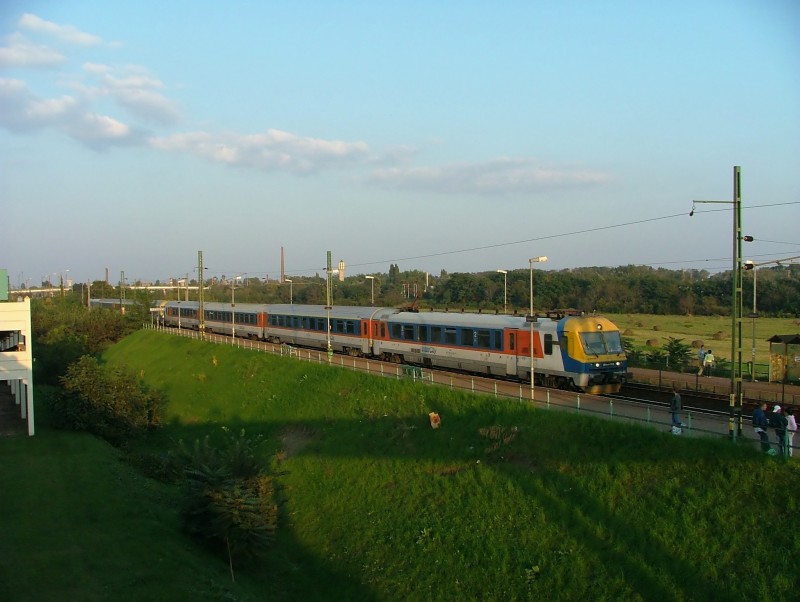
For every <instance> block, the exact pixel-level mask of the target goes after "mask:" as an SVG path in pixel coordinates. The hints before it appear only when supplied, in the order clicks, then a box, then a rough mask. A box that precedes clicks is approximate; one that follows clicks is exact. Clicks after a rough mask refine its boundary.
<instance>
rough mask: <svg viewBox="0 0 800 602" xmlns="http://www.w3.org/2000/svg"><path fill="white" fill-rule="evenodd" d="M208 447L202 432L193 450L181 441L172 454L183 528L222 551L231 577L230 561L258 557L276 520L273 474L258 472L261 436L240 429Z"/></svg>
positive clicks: (260, 470)
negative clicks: (180, 486)
mask: <svg viewBox="0 0 800 602" xmlns="http://www.w3.org/2000/svg"><path fill="white" fill-rule="evenodd" d="M223 432H224V433H225V435H226V436H227V437H226V440H225V441H223V442H222V444H220V445H216V446H215V445H213V444H212V443H211V441H210V438H209V437H208V436H207V437H205V439H203V440H202V441H200V440H196V441H195V442H194V445H193V447H192V448H187V447H186V445H185V444H184V442H183V441H180V442H179V448H178V450H177V451H176V452H174V453H173V454H172V458H173V461H174V463H175V465H176V466H177V467H179V469H180V470H181V471H182V472H183V475H184V507H183V519H184V529H185V530H186V531H187V532H188V533H189V534H191V535H193V536H195V537H199V538H201V539H203V540H205V541H207V542H209V543H211V544H212V545H213V546H215V547H218V548H221V549H222V550H224V552H225V555H226V556H227V560H228V567H229V569H230V574H231V581H235V576H234V568H233V566H234V560H236V559H242V560H244V559H247V558H252V557H256V556H258V555H259V554H260V553H261V552H262V551H263V550H264V549H266V547H267V546H268V545H269V544H270V542H271V541H272V540H273V537H274V534H275V530H276V528H277V522H278V509H277V505H276V504H275V501H274V497H275V492H274V486H273V482H272V478H271V477H270V476H269V475H267V474H265V473H264V472H263V471H262V468H261V467H262V466H263V465H264V462H262V461H261V460H260V459H259V456H258V447H259V445H260V443H261V437H260V436H259V437H256V438H255V439H251V438H249V437H247V435H246V433H245V431H244V429H242V430H241V431H240V432H239V434H238V435H234V434H233V433H231V432H230V431H229V430H228V429H227V428H223Z"/></svg>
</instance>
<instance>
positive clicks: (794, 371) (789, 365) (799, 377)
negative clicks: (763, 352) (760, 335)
mask: <svg viewBox="0 0 800 602" xmlns="http://www.w3.org/2000/svg"><path fill="white" fill-rule="evenodd" d="M767 341H768V342H769V380H770V382H787V383H793V382H800V334H776V335H773V336H771V337H770V338H768V339H767Z"/></svg>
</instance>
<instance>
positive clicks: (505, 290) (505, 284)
mask: <svg viewBox="0 0 800 602" xmlns="http://www.w3.org/2000/svg"><path fill="white" fill-rule="evenodd" d="M531 265H533V264H532V263H531ZM497 273H498V274H502V275H503V313H504V314H506V313H508V311H507V310H506V307H507V305H508V270H497Z"/></svg>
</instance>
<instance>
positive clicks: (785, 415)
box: [753, 401, 797, 456]
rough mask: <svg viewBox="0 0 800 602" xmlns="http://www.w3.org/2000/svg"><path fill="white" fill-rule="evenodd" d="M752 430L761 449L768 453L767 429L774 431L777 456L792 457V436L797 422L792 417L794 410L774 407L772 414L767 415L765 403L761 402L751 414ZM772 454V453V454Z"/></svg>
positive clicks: (769, 448) (795, 430)
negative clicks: (757, 438) (759, 442)
mask: <svg viewBox="0 0 800 602" xmlns="http://www.w3.org/2000/svg"><path fill="white" fill-rule="evenodd" d="M753 428H754V429H755V431H756V434H757V435H758V437H759V439H760V440H761V449H762V450H763V451H765V452H767V453H770V451H771V450H772V447H771V446H770V441H769V433H768V431H767V429H770V428H771V429H772V430H774V431H775V438H776V439H777V444H778V454H779V455H781V456H792V455H793V450H794V435H795V433H796V432H797V420H796V419H795V417H794V408H791V407H789V408H785V409H783V408H781V406H779V405H775V407H773V408H772V412H771V413H770V414H769V416H768V415H767V402H765V401H763V402H761V404H759V406H758V407H757V408H756V409H755V411H754V412H753ZM773 453H774V452H773Z"/></svg>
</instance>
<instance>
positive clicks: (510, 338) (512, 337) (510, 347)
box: [508, 332, 517, 351]
mask: <svg viewBox="0 0 800 602" xmlns="http://www.w3.org/2000/svg"><path fill="white" fill-rule="evenodd" d="M516 338H517V337H516V336H515V335H514V333H513V332H512V333H511V334H510V335H508V350H509V351H514V349H515V347H516V340H515V339H516Z"/></svg>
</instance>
